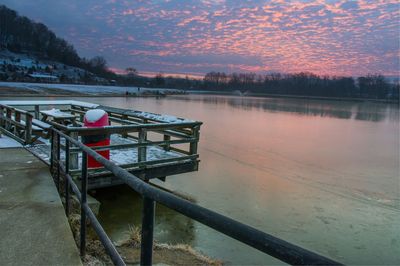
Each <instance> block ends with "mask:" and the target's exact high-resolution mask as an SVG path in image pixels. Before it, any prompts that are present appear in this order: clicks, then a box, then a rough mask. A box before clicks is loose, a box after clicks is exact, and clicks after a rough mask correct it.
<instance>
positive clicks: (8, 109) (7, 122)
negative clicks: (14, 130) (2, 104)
mask: <svg viewBox="0 0 400 266" xmlns="http://www.w3.org/2000/svg"><path fill="white" fill-rule="evenodd" d="M6 117H7V118H8V119H10V120H11V117H12V109H11V108H7V109H6ZM11 125H12V124H11V122H9V121H6V130H10V129H11Z"/></svg>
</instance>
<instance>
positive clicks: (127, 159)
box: [27, 134, 181, 166]
mask: <svg viewBox="0 0 400 266" xmlns="http://www.w3.org/2000/svg"><path fill="white" fill-rule="evenodd" d="M110 140H111V143H110V144H111V145H118V144H134V143H137V142H136V141H135V140H132V139H126V138H122V137H121V136H119V135H116V134H113V135H111V138H110ZM40 141H41V142H42V143H43V144H35V145H31V146H28V147H27V149H28V150H29V151H30V152H32V153H33V154H35V155H36V156H38V157H39V158H41V159H42V160H43V161H45V162H47V163H50V142H49V140H46V139H40ZM61 142H62V143H63V144H65V142H64V141H63V140H62V141H61ZM180 156H181V154H179V153H177V152H174V151H165V150H163V149H162V148H160V147H156V146H149V147H147V154H146V161H155V160H161V159H171V158H179V157H180ZM60 157H61V160H64V159H65V153H63V152H62V153H61V154H60ZM79 158H82V154H79ZM110 160H111V161H112V162H114V163H116V164H117V165H125V164H131V163H137V162H138V150H137V149H132V148H125V149H118V150H111V151H110ZM80 163H81V160H79V166H80Z"/></svg>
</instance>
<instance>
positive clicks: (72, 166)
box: [70, 132, 79, 170]
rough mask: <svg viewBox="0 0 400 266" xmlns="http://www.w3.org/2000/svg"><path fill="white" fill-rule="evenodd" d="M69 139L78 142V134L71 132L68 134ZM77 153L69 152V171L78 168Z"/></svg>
mask: <svg viewBox="0 0 400 266" xmlns="http://www.w3.org/2000/svg"><path fill="white" fill-rule="evenodd" d="M70 136H71V138H73V139H76V140H78V132H71V133H70ZM78 160H79V152H77V151H74V152H71V158H70V169H72V170H75V169H78V168H79V162H78Z"/></svg>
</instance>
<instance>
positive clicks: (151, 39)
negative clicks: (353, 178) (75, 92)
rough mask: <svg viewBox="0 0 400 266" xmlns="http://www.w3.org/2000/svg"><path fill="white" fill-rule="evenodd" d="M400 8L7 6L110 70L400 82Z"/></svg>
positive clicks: (337, 1)
mask: <svg viewBox="0 0 400 266" xmlns="http://www.w3.org/2000/svg"><path fill="white" fill-rule="evenodd" d="M399 3H400V2H399V1H398V0H376V1H366V0H359V1H343V0H325V1H324V0H315V1H314V0H312V1H305V0H303V1H298V0H294V1H283V0H269V1H268V0H265V1H246V0H237V1H233V0H231V1H229V0H197V1H194V0H163V1H161V0H158V1H150V0H149V1H144V0H134V1H128V0H84V1H82V0H68V1H54V0H35V1H32V0H0V4H5V5H6V6H8V7H9V8H12V9H14V10H16V11H18V12H19V14H21V15H24V16H27V17H29V18H31V19H33V20H35V21H38V22H42V23H44V24H46V25H47V26H48V27H49V28H50V29H51V30H52V31H54V32H55V33H56V34H57V35H58V36H60V37H62V38H64V39H66V40H67V41H68V42H70V43H71V44H73V45H74V47H75V49H76V50H77V51H78V53H79V55H80V56H83V57H87V58H90V57H93V56H96V55H100V56H103V57H104V58H106V60H107V62H108V65H109V67H110V69H112V70H115V71H123V70H124V69H125V68H127V67H134V68H136V69H137V70H138V71H139V73H149V74H152V73H158V72H162V73H165V74H170V73H181V74H189V75H193V76H196V75H198V76H201V75H204V74H205V73H207V72H210V71H224V72H226V73H232V72H256V73H258V74H265V73H270V72H283V73H297V72H313V73H315V74H319V75H339V76H341V75H344V76H361V75H366V74H369V73H371V74H377V73H379V74H383V75H387V76H398V75H399V74H400V66H399V58H400V49H399V34H400V4H399Z"/></svg>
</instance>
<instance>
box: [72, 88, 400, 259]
mask: <svg viewBox="0 0 400 266" xmlns="http://www.w3.org/2000/svg"><path fill="white" fill-rule="evenodd" d="M79 100H83V101H90V102H95V103H100V104H104V105H109V106H115V107H120V108H129V109H139V110H143V111H150V112H155V113H165V114H172V115H176V116H180V117H185V118H189V119H194V120H199V121H202V122H204V124H203V126H202V128H201V138H200V144H199V153H200V159H201V163H200V167H199V171H198V172H193V173H189V174H182V175H177V176H171V177H168V178H167V181H166V182H165V183H163V182H161V181H155V183H157V184H158V185H161V186H164V187H166V188H168V189H171V190H174V191H178V192H180V193H183V194H186V195H189V196H190V197H191V198H193V199H194V200H195V201H196V203H198V204H199V205H201V206H203V207H207V208H209V209H211V210H214V211H217V212H220V213H222V214H224V215H227V216H229V217H231V218H234V219H236V220H238V221H240V222H243V223H246V224H249V225H251V226H253V227H255V228H257V229H260V230H262V231H264V232H266V233H269V234H272V235H274V236H277V237H280V238H282V239H284V240H287V241H289V242H292V243H295V244H298V245H300V246H302V247H304V248H307V249H310V250H313V251H315V252H317V253H320V254H323V255H326V256H329V257H331V258H333V259H335V260H338V261H340V262H342V263H345V264H400V181H399V172H400V170H399V106H398V105H387V104H380V103H362V102H335V101H318V100H302V99H278V98H275V99H272V98H252V97H231V96H216V95H185V96H171V97H166V98H160V99H156V98H123V97H121V98H90V99H88V98H79ZM96 197H97V198H98V199H99V200H100V201H101V202H102V205H101V209H100V213H99V216H100V220H101V222H102V224H103V225H104V227H105V229H106V231H107V232H108V233H109V234H111V236H112V238H113V239H114V240H120V239H123V238H126V237H127V234H128V231H129V226H130V225H140V219H141V218H140V211H141V206H142V205H141V199H140V197H139V196H138V195H137V194H136V193H134V192H132V191H131V190H130V189H129V188H126V187H119V188H109V189H104V190H99V191H97V192H96ZM155 238H156V240H157V241H159V242H168V243H186V244H189V245H191V246H193V247H194V248H195V249H197V250H200V251H202V252H203V253H204V254H206V255H208V256H211V257H214V258H218V259H221V260H223V261H225V262H226V263H228V264H272V263H273V264H280V262H279V261H277V260H275V259H273V258H271V257H269V256H267V255H265V254H263V253H261V252H259V251H257V250H253V249H251V248H249V247H247V246H245V245H244V244H241V243H239V242H237V241H236V240H233V239H231V238H229V237H226V236H224V235H222V234H220V233H218V232H216V231H214V230H213V229H209V228H207V227H205V226H203V225H201V224H199V223H197V222H194V221H192V220H190V219H188V218H186V217H184V216H182V215H180V214H178V213H176V212H174V211H171V210H168V209H166V208H165V207H163V206H161V205H157V207H156V225H155Z"/></svg>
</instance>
